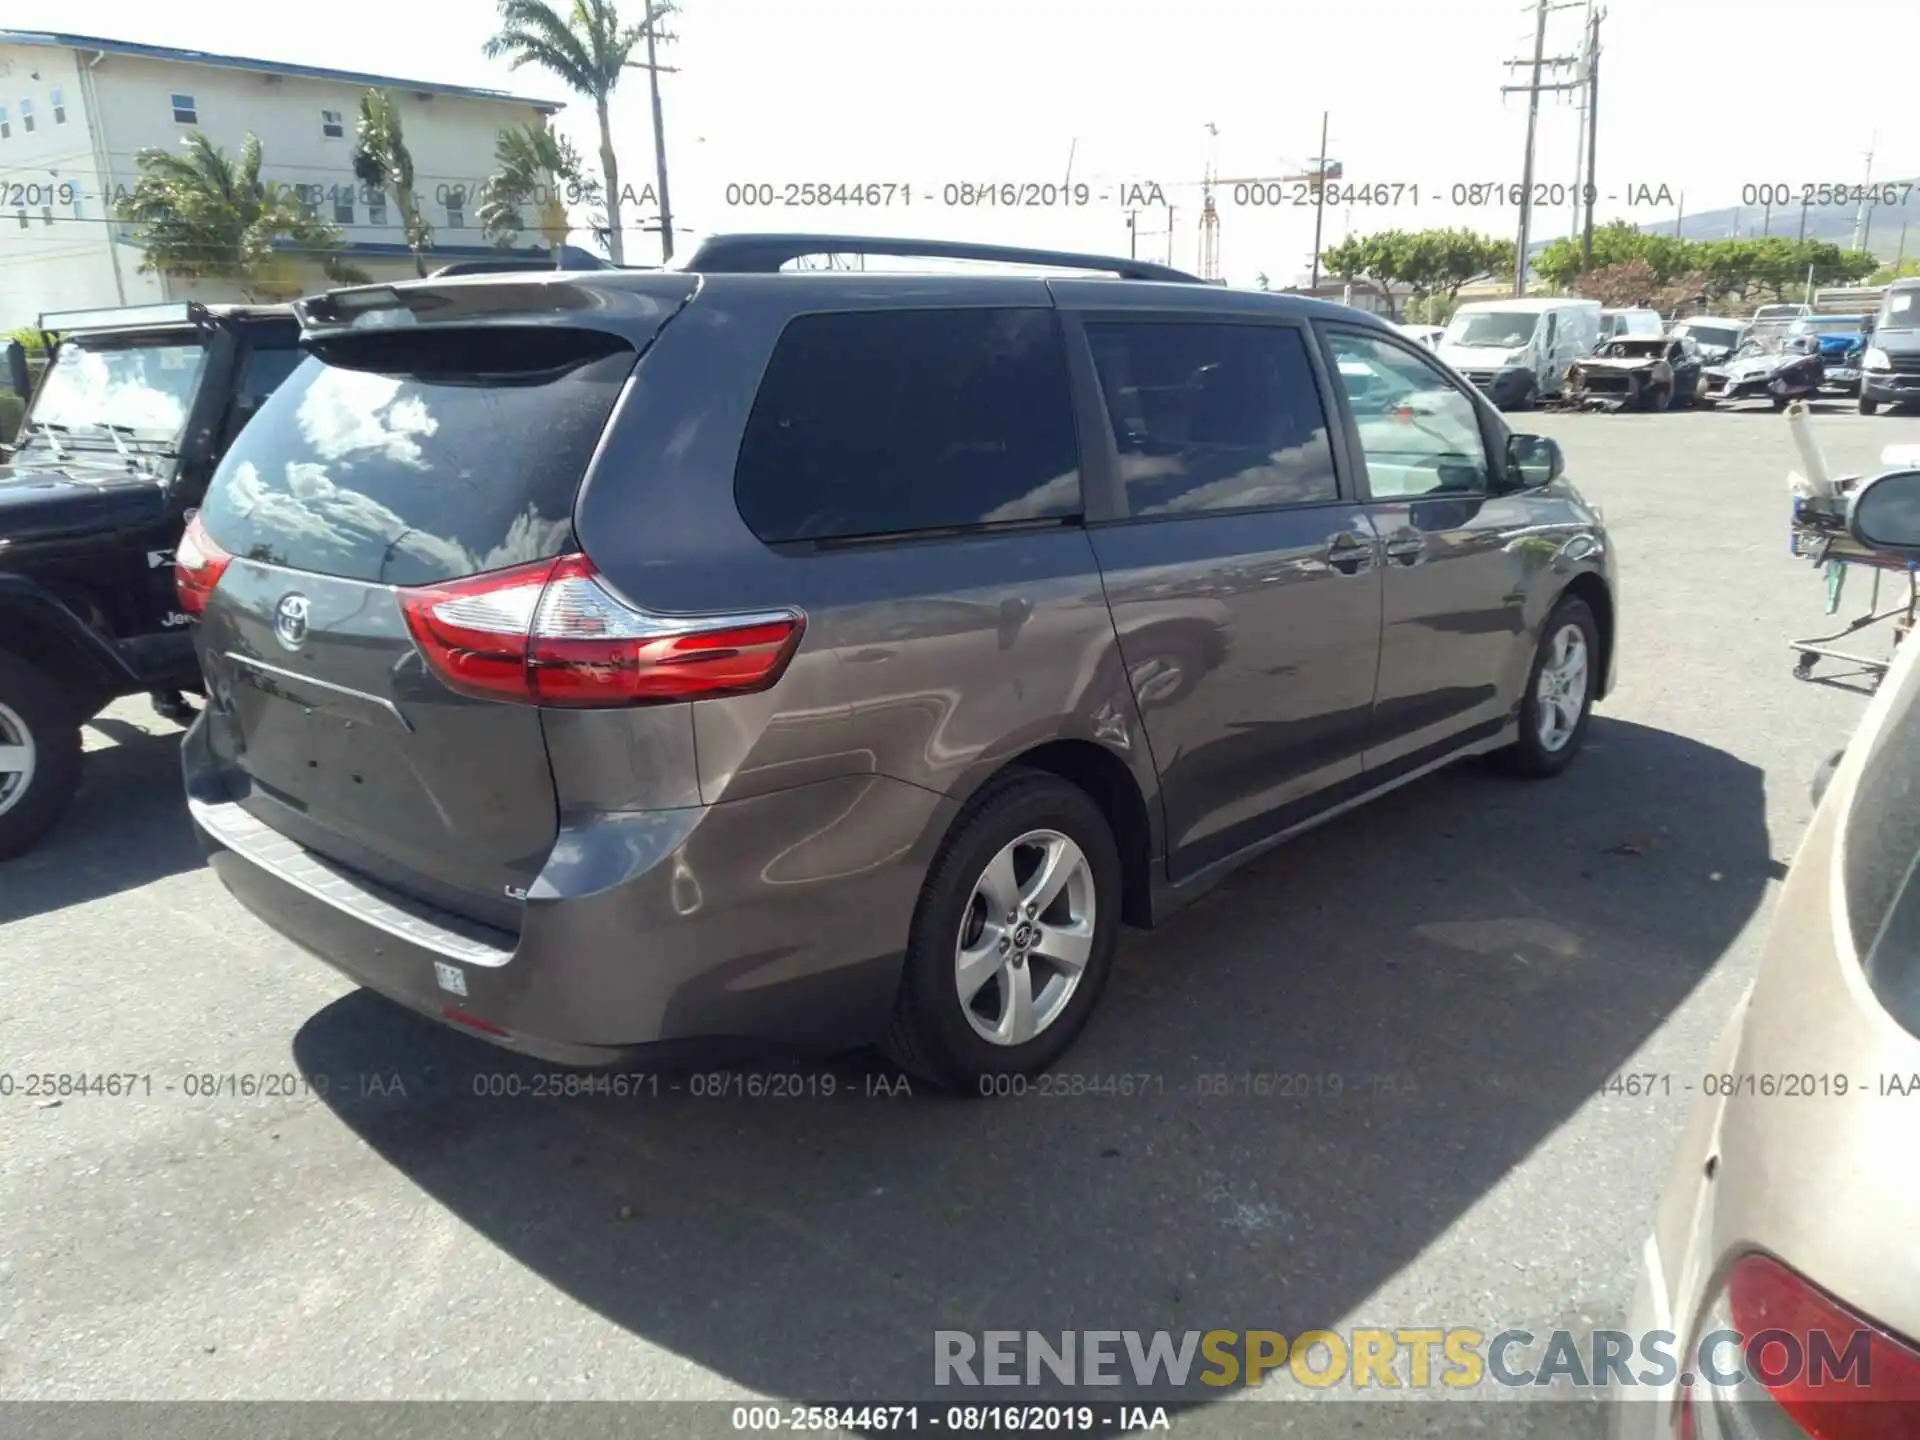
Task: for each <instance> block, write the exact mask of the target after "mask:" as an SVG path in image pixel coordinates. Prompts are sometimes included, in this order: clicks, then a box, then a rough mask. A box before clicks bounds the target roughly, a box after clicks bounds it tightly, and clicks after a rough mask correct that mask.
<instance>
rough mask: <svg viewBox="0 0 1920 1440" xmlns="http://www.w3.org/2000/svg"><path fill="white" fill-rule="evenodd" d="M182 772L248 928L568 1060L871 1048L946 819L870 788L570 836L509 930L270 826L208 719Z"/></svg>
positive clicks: (851, 783) (396, 994)
mask: <svg viewBox="0 0 1920 1440" xmlns="http://www.w3.org/2000/svg"><path fill="white" fill-rule="evenodd" d="M182 765H183V769H184V772H185V777H186V782H187V795H188V804H189V807H190V810H191V812H192V816H193V820H194V827H195V830H196V832H197V835H198V838H199V841H200V845H201V848H202V849H203V851H204V852H205V853H206V855H207V857H208V862H209V864H210V866H211V867H212V869H213V870H214V872H215V873H216V874H217V875H218V876H219V877H220V880H221V882H222V883H223V884H224V885H225V886H226V887H227V889H228V891H229V892H231V893H232V895H233V896H234V897H235V898H236V899H237V900H239V901H240V902H241V903H242V904H243V905H245V906H246V907H247V908H248V909H249V910H251V911H252V912H253V913H254V914H255V915H257V916H259V917H260V918H261V919H262V920H264V921H265V922H266V923H267V924H268V925H270V926H272V927H273V928H274V929H275V930H277V931H279V932H280V933H281V934H283V935H285V936H286V937H287V938H288V939H290V940H292V941H294V942H295V943H296V944H298V945H300V946H301V947H302V948H304V949H306V950H308V951H309V952H311V953H312V954H314V955H315V956H317V957H318V958H320V959H321V960H324V961H325V962H326V963H328V964H329V965H332V966H333V967H334V968H336V969H338V970H339V971H341V972H342V973H344V974H345V975H346V976H348V978H350V979H352V980H354V981H356V982H357V983H359V984H361V985H364V986H366V987H367V988H368V989H370V990H374V991H377V992H379V993H380V994H382V995H385V996H386V997H388V998H389V999H391V1000H394V1001H397V1002H398V1003H400V1004H402V1005H405V1006H407V1007H408V1008H410V1009H412V1010H415V1011H418V1012H419V1013H421V1014H423V1015H426V1016H429V1017H430V1018H433V1019H436V1020H440V1021H442V1022H443V1023H447V1024H449V1025H452V1026H454V1027H455V1028H458V1029H461V1030H462V1031H463V1032H465V1033H469V1034H475V1035H477V1036H479V1038H482V1039H486V1040H490V1041H492V1042H493V1043H495V1044H497V1045H501V1046H504V1047H506V1048H508V1049H511V1050H517V1051H521V1052H523V1053H526V1054H529V1055H534V1056H537V1057H539V1058H541V1059H544V1060H549V1061H552V1062H555V1063H559V1064H565V1065H583V1066H595V1065H612V1064H621V1063H628V1062H631V1061H633V1060H636V1059H643V1058H658V1057H659V1055H660V1054H661V1052H663V1051H671V1050H681V1049H687V1050H696V1051H700V1052H710V1051H713V1050H715V1049H716V1047H717V1048H719V1049H723V1050H724V1049H732V1048H734V1047H735V1045H744V1046H747V1047H751V1046H756V1045H762V1044H775V1045H783V1046H798V1047H802V1048H807V1049H814V1050H821V1051H830V1050H834V1049H839V1048H844V1047H846V1046H850V1045H856V1044H860V1043H862V1042H864V1041H867V1040H870V1039H872V1038H874V1037H875V1036H876V1035H878V1034H879V1033H880V1032H881V1030H882V1028H883V1027H884V1025H885V1024H886V1020H887V1016H888V1015H889V1013H890V1011H891V1008H892V1004H893V998H894V994H895V991H896V989H897V986H898V983H899V971H900V962H901V955H902V952H903V949H904V946H905V943H906V937H907V930H908V927H909V925H910V923H911V919H912V914H913V907H914V904H915V903H916V901H917V899H918V895H919V889H920V884H921V881H922V878H923V876H924V874H925V868H926V864H927V861H928V859H929V858H930V855H931V850H932V847H933V846H934V845H935V844H937V841H938V837H939V835H940V834H941V833H943V832H944V830H945V827H946V823H947V821H948V820H949V819H950V818H951V817H950V807H951V802H949V801H947V800H946V799H945V798H944V797H942V796H938V795H935V794H933V793H932V792H930V791H927V790H923V789H920V788H919V787H917V786H912V785H905V784H902V783H900V782H898V781H892V780H886V779H883V778H880V777H877V776H870V775H866V776H845V777H841V778H839V779H834V780H827V781H822V782H819V783H817V784H813V785H805V786H799V787H795V788H794V789H790V790H784V791H779V792H775V793H773V794H768V795H762V796H757V797H754V798H752V799H747V800H740V801H735V802H729V803H726V804H722V805H715V806H703V807H690V808H687V809H679V810H658V811H647V812H633V813H626V814H615V815H597V816H592V817H587V818H585V819H584V820H580V821H576V822H574V823H563V825H562V827H561V830H560V833H559V835H558V837H557V839H556V841H555V844H554V847H553V851H552V854H551V855H550V857H549V859H548V861H547V864H546V867H545V869H544V870H543V871H542V872H541V874H540V877H539V879H538V880H537V881H536V882H535V884H534V885H533V886H532V887H531V888H530V890H529V893H528V899H527V901H526V904H525V908H524V911H523V920H522V924H521V929H520V933H519V934H518V935H514V934H510V933H507V932H505V931H499V930H493V929H490V928H487V927H483V926H478V925H474V924H472V923H471V922H468V921H466V920H464V919H463V918H461V917H458V916H454V915H450V914H448V913H446V912H444V911H440V910H436V909H434V908H432V907H430V906H427V905H424V904H422V903H421V902H419V901H417V900H415V899H412V898H410V897H407V896H403V895H399V894H396V893H394V892H392V891H389V890H386V889H385V888H383V887H382V886H380V885H379V884H377V883H375V882H374V881H372V880H369V879H368V878H367V877H365V876H363V875H359V874H357V873H355V872H353V871H351V870H348V869H346V868H345V867H343V866H340V865H337V864H334V863H333V862H331V861H329V860H327V859H326V858H325V857H323V856H320V855H317V854H315V853H313V852H311V851H309V850H306V849H304V848H303V847H301V846H299V845H297V844H295V843H294V842H293V841H291V840H289V839H287V838H286V837H285V836H282V835H280V834H279V833H278V832H276V831H274V830H272V829H270V828H268V827H266V826H264V825H262V824H261V823H260V822H259V821H257V820H255V819H254V818H253V817H252V815H250V814H249V813H248V812H247V811H246V810H245V809H243V808H242V807H241V806H240V805H239V804H238V803H236V802H235V800H234V798H233V797H232V796H231V795H229V794H228V793H227V792H226V790H225V788H224V786H223V784H222V781H221V775H220V771H219V769H218V767H217V766H216V764H215V763H214V761H213V758H212V756H211V753H210V749H209V746H208V743H207V736H206V726H205V722H204V720H203V721H200V722H197V723H196V724H195V725H194V727H193V728H192V729H191V730H190V731H189V732H188V734H187V737H186V741H185V744H184V745H183V747H182ZM728 1042H734V1044H729V1043H728Z"/></svg>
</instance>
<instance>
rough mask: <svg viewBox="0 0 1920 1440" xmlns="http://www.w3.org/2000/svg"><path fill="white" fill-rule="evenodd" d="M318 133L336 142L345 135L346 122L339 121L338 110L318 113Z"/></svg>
mask: <svg viewBox="0 0 1920 1440" xmlns="http://www.w3.org/2000/svg"><path fill="white" fill-rule="evenodd" d="M320 133H321V134H322V135H324V136H326V137H327V139H329V140H338V139H340V138H341V137H343V136H344V135H345V134H346V133H347V125H346V121H344V120H343V119H341V117H340V112H339V111H338V110H322V111H321V112H320Z"/></svg>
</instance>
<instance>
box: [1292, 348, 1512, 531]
mask: <svg viewBox="0 0 1920 1440" xmlns="http://www.w3.org/2000/svg"><path fill="white" fill-rule="evenodd" d="M1327 343H1328V345H1329V347H1330V348H1331V349H1332V351H1333V356H1334V368H1335V373H1336V375H1337V376H1338V377H1339V383H1340V388H1341V390H1342V391H1343V392H1344V393H1345V394H1346V397H1347V404H1348V407H1349V408H1350V409H1351V410H1352V412H1353V420H1354V426H1355V428H1356V429H1357V430H1358V431H1359V434H1360V450H1361V453H1362V454H1363V455H1364V456H1365V457H1366V462H1367V483H1368V487H1369V489H1370V491H1371V493H1372V496H1373V498H1374V499H1376V500H1395V499H1403V498H1406V497H1409V496H1419V495H1433V494H1438V493H1442V492H1446V493H1454V494H1458V493H1462V492H1467V493H1471V492H1475V491H1485V490H1486V489H1487V488H1488V470H1487V447H1486V441H1485V440H1484V439H1483V438H1482V436H1481V434H1480V419H1479V414H1478V412H1477V411H1476V410H1475V408H1474V404H1473V402H1472V401H1471V400H1469V399H1468V398H1467V397H1466V396H1465V395H1464V394H1462V393H1461V392H1460V390H1459V389H1458V388H1457V387H1456V386H1455V385H1454V384H1453V382H1452V381H1450V380H1449V379H1448V378H1447V377H1446V376H1445V375H1444V374H1443V373H1441V372H1440V371H1439V370H1437V369H1435V368H1434V367H1433V366H1431V365H1429V364H1427V362H1426V361H1424V360H1422V359H1421V358H1420V357H1419V356H1418V355H1415V354H1414V353H1413V352H1412V351H1410V350H1402V349H1401V348H1400V347H1399V346H1398V345H1395V344H1393V343H1391V342H1390V341H1386V340H1380V339H1375V338H1373V337H1371V336H1367V335H1358V334H1355V333H1353V332H1352V331H1348V330H1333V331H1330V332H1329V333H1328V337H1327Z"/></svg>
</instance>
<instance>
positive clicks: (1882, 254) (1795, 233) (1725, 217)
mask: <svg viewBox="0 0 1920 1440" xmlns="http://www.w3.org/2000/svg"><path fill="white" fill-rule="evenodd" d="M1874 183H1875V184H1876V185H1880V184H1892V185H1895V186H1900V187H1911V188H1910V189H1909V191H1908V193H1907V195H1906V203H1905V204H1902V205H1875V206H1874V207H1873V208H1872V209H1871V210H1870V211H1869V212H1868V215H1867V243H1866V247H1865V248H1867V249H1868V250H1871V251H1872V252H1873V253H1874V254H1875V255H1877V256H1878V257H1879V258H1880V259H1882V260H1892V259H1893V258H1894V256H1895V254H1897V253H1898V252H1899V249H1900V227H1901V225H1902V224H1905V225H1906V226H1907V250H1906V254H1907V258H1908V259H1909V260H1912V259H1915V258H1920V179H1914V180H1894V181H1875V182H1874ZM1796 193H1797V187H1796ZM1856 210H1857V207H1856V206H1853V205H1825V206H1821V205H1810V206H1808V207H1807V230H1806V238H1807V239H1809V240H1826V241H1830V242H1832V243H1833V244H1835V245H1838V246H1840V247H1841V248H1842V249H1845V248H1847V247H1849V246H1851V245H1852V244H1853V226H1854V221H1855V219H1856ZM1770 218H1771V224H1770V225H1769V226H1768V228H1767V231H1766V233H1767V234H1770V235H1776V236H1779V237H1780V238H1782V239H1785V240H1797V239H1799V238H1800V207H1799V205H1798V204H1794V205H1776V206H1774V207H1773V213H1772V216H1771V217H1770ZM1768 219H1769V217H1768V216H1767V213H1766V210H1765V208H1764V207H1763V206H1759V205H1742V206H1739V207H1737V208H1736V207H1734V206H1728V207H1726V208H1725V209H1720V210H1702V211H1700V212H1699V213H1698V214H1695V213H1694V212H1692V211H1689V212H1688V213H1687V214H1686V215H1685V216H1683V217H1682V218H1681V221H1680V236H1681V238H1682V239H1684V240H1731V239H1734V238H1736V226H1737V227H1738V229H1737V238H1739V239H1742V240H1757V239H1758V238H1760V234H1761V227H1762V225H1763V224H1767V222H1768ZM1639 228H1640V231H1641V233H1642V234H1654V233H1658V234H1661V235H1671V234H1673V220H1672V218H1671V217H1669V218H1668V219H1666V220H1656V221H1653V222H1652V223H1650V224H1646V225H1642V226H1640V227H1639ZM1558 238H1560V237H1559V236H1548V237H1547V238H1546V239H1545V240H1541V241H1536V242H1535V243H1534V244H1531V245H1529V246H1528V247H1527V253H1528V254H1529V255H1537V254H1538V253H1539V252H1540V251H1541V250H1543V249H1545V248H1546V246H1547V245H1549V244H1551V243H1552V242H1553V241H1554V240H1555V239H1558Z"/></svg>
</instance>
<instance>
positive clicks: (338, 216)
mask: <svg viewBox="0 0 1920 1440" xmlns="http://www.w3.org/2000/svg"><path fill="white" fill-rule="evenodd" d="M333 223H334V224H336V225H351V224H353V191H351V190H349V189H348V188H347V187H346V186H344V185H336V186H335V187H334V190H333Z"/></svg>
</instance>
